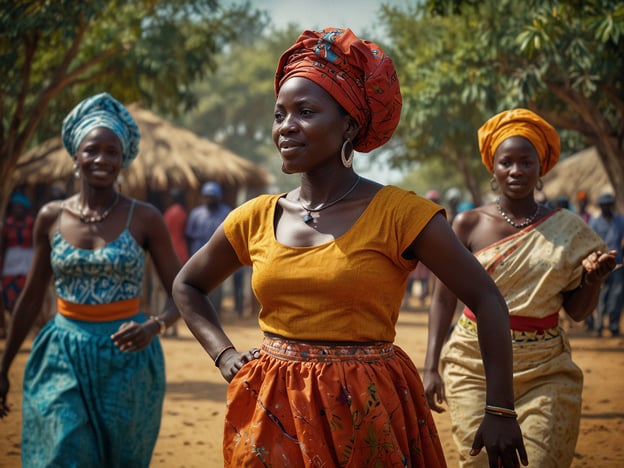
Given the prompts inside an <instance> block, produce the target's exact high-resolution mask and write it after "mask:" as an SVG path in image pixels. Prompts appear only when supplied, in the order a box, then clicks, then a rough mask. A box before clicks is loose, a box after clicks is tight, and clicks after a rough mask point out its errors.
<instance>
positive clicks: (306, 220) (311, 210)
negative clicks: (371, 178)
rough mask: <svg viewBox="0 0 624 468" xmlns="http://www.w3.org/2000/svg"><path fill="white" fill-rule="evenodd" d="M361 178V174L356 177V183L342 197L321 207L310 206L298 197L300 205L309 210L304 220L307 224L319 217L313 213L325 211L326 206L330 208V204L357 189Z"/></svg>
mask: <svg viewBox="0 0 624 468" xmlns="http://www.w3.org/2000/svg"><path fill="white" fill-rule="evenodd" d="M360 178H361V177H360V176H357V179H355V183H354V184H353V185H352V186H351V188H350V189H349V190H347V191H346V192H345V193H343V194H342V195H341V196H340V197H338V198H336V199H335V200H332V201H330V202H329V203H325V204H324V205H323V206H321V207H320V208H308V207H307V206H305V205H304V204H303V202H302V201H301V198H300V197H297V201H298V202H299V205H301V208H303V209H304V210H306V211H307V213H306V215H305V216H304V217H303V222H304V223H306V224H310V223H311V222H312V221H314V220H315V218H318V215H317V216H314V215H313V214H312V213H318V212H320V211H323V210H324V209H325V208H329V207H330V206H333V205H335V204H336V203H338V202H339V201H341V200H344V199H345V198H346V197H347V196H348V195H349V194H350V193H351V192H353V191H354V190H355V187H357V184H358V183H359V182H360Z"/></svg>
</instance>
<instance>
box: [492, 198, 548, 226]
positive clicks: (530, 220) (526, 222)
mask: <svg viewBox="0 0 624 468" xmlns="http://www.w3.org/2000/svg"><path fill="white" fill-rule="evenodd" d="M496 207H497V208H498V212H499V213H500V215H501V216H502V217H503V219H504V220H505V221H507V222H508V223H509V224H511V225H512V226H513V227H515V228H516V229H522V228H525V227H527V226H528V225H529V224H531V223H533V221H535V218H537V214H538V213H539V209H540V206H539V203H536V204H535V212H534V213H533V214H532V215H531V216H528V217H526V218H524V221H523V222H521V223H516V222H515V221H514V220H513V219H511V218H510V217H509V215H508V214H507V213H505V211H504V210H503V208H502V207H501V204H500V197H499V198H498V199H497V200H496Z"/></svg>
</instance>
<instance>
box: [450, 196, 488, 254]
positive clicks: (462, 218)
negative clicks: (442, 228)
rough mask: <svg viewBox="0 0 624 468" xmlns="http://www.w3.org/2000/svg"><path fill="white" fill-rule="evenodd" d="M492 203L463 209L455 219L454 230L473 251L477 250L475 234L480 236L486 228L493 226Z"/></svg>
mask: <svg viewBox="0 0 624 468" xmlns="http://www.w3.org/2000/svg"><path fill="white" fill-rule="evenodd" d="M492 209H493V208H492V206H491V204H489V203H488V204H486V205H482V206H478V207H476V208H473V209H471V210H467V211H462V212H461V213H459V214H458V215H457V216H455V219H454V220H453V231H454V232H455V234H456V235H457V237H458V238H459V239H460V240H461V241H462V243H463V244H464V245H465V246H466V247H467V248H468V249H469V250H471V251H475V248H476V247H477V246H476V245H475V244H476V243H479V242H476V243H475V235H476V237H477V238H478V237H480V236H481V235H482V234H483V233H482V231H483V230H484V229H485V230H486V231H487V230H488V229H489V227H491V224H492V223H491V221H492V219H493V216H492Z"/></svg>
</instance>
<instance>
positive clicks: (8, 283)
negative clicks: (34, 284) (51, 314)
mask: <svg viewBox="0 0 624 468" xmlns="http://www.w3.org/2000/svg"><path fill="white" fill-rule="evenodd" d="M25 285H26V275H17V276H13V275H8V276H3V277H2V298H3V300H4V308H5V309H6V310H8V311H9V312H13V309H14V308H15V303H16V302H17V299H18V298H19V295H20V293H21V292H22V289H24V286H25ZM0 313H2V314H3V313H4V311H3V310H2V311H0Z"/></svg>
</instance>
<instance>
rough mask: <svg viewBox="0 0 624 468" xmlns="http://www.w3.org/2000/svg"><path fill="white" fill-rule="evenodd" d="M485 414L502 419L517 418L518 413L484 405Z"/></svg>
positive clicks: (500, 407)
mask: <svg viewBox="0 0 624 468" xmlns="http://www.w3.org/2000/svg"><path fill="white" fill-rule="evenodd" d="M485 412H486V413H487V414H493V415H494V416H503V417H504V418H514V419H515V418H517V417H518V413H516V412H515V411H514V410H512V409H509V408H503V407H502V406H493V405H485Z"/></svg>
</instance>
